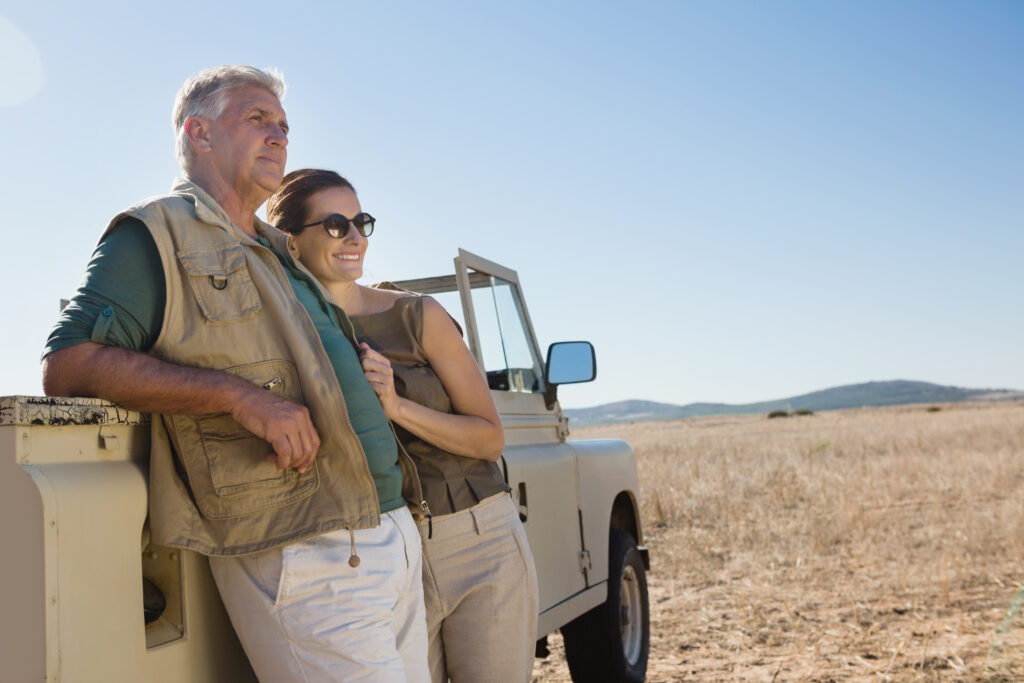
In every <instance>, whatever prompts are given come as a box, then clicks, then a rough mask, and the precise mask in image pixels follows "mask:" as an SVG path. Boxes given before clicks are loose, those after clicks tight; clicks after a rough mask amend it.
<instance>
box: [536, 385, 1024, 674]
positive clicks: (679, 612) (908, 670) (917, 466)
mask: <svg viewBox="0 0 1024 683" xmlns="http://www.w3.org/2000/svg"><path fill="white" fill-rule="evenodd" d="M605 436H615V437H620V438H624V439H626V440H628V441H629V442H630V443H631V444H632V445H633V447H634V449H635V451H636V454H637V463H638V468H639V474H640V486H641V494H642V496H643V508H642V513H643V522H644V528H645V532H646V534H647V538H646V543H647V545H648V546H649V547H650V549H651V563H652V571H651V572H650V574H649V575H648V580H649V584H650V596H651V634H652V636H651V653H650V660H649V662H650V663H649V665H648V675H647V680H648V681H652V682H662V681H688V680H700V681H765V682H766V683H768V682H775V681H814V682H817V683H826V682H828V681H992V682H1008V681H1022V680H1024V605H1022V604H1021V603H1022V601H1024V403H1021V402H1016V403H990V404H983V403H977V404H973V403H971V404H944V405H941V406H899V407H891V408H865V409H859V410H841V411H828V412H822V413H817V414H814V415H810V416H793V417H787V418H778V419H767V418H766V417H765V416H763V415H758V416H736V417H714V418H696V419H688V420H677V421H667V422H651V423H635V424H627V425H609V426H595V427H588V428H579V429H576V430H574V432H573V437H574V438H594V437H605ZM551 641H552V643H551V644H552V654H551V656H550V657H548V658H547V659H546V660H544V661H540V660H538V662H537V665H536V667H535V670H534V681H535V682H540V681H544V682H554V681H569V680H570V679H569V675H568V669H567V668H566V666H565V662H564V656H563V653H564V651H563V650H562V649H561V647H560V642H559V639H558V638H557V637H553V638H552V639H551Z"/></svg>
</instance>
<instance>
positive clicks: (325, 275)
mask: <svg viewBox="0 0 1024 683" xmlns="http://www.w3.org/2000/svg"><path fill="white" fill-rule="evenodd" d="M361 211H362V207H360V206H359V199H358V198H357V197H356V193H355V192H353V191H352V190H351V189H349V188H347V187H331V188H328V189H326V190H320V191H319V192H316V193H315V194H313V195H312V196H310V198H309V200H308V201H307V202H306V212H307V215H308V217H309V219H308V220H307V221H306V222H307V223H313V222H315V221H320V220H323V219H324V218H327V217H328V216H330V215H331V214H332V213H340V214H341V215H342V216H345V217H346V218H353V217H355V216H357V215H358V214H359V213H360V212H361ZM366 246H367V240H366V238H365V237H363V236H362V235H361V234H360V233H359V231H358V230H356V227H355V226H354V225H352V224H351V223H349V225H348V232H346V233H345V236H344V237H342V238H341V239H337V238H334V237H331V236H330V235H328V234H327V231H326V230H324V228H323V226H322V225H313V226H310V227H308V228H306V229H304V230H302V231H301V232H300V233H299V234H298V235H293V236H292V238H291V252H292V256H294V257H295V258H297V259H299V260H300V261H302V264H303V265H304V266H306V268H308V269H309V272H311V273H313V275H315V276H316V278H317V279H318V280H320V282H322V283H323V284H324V285H326V286H329V285H331V284H332V283H338V282H354V281H355V280H357V279H358V278H360V277H362V275H363V256H365V254H366Z"/></svg>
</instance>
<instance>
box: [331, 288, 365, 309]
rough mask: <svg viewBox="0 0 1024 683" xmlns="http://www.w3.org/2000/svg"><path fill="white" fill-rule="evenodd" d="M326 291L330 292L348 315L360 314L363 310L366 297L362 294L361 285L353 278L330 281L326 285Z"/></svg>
mask: <svg viewBox="0 0 1024 683" xmlns="http://www.w3.org/2000/svg"><path fill="white" fill-rule="evenodd" d="M327 291H328V292H330V293H331V296H332V297H334V300H335V301H336V302H338V305H339V306H341V308H342V310H343V311H345V312H346V313H348V314H349V315H361V314H362V313H363V312H364V311H363V309H364V308H365V307H366V297H365V296H363V287H362V286H361V285H359V284H357V283H356V281H355V280H350V281H348V282H332V283H330V284H329V285H327Z"/></svg>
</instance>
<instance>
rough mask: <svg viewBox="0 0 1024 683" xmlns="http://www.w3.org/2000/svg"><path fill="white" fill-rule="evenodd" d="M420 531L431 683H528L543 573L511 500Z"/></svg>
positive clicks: (493, 500)
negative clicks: (534, 563)
mask: <svg viewBox="0 0 1024 683" xmlns="http://www.w3.org/2000/svg"><path fill="white" fill-rule="evenodd" d="M417 525H418V526H419V530H420V535H421V536H422V538H423V597H424V601H425V602H426V607H427V640H428V653H429V661H430V678H431V680H432V682H433V683H444V681H446V680H448V678H449V677H450V678H451V680H452V683H528V682H529V680H530V677H531V675H532V672H533V658H534V650H535V644H536V640H537V571H536V569H535V568H534V565H533V555H532V554H531V553H530V546H529V545H528V544H527V541H526V532H525V531H524V530H523V525H522V523H520V521H519V513H518V511H517V510H516V508H515V505H514V504H513V502H512V498H511V496H509V494H507V493H500V494H498V495H495V496H491V497H490V498H487V499H485V500H482V501H480V502H479V503H477V504H476V505H475V506H473V507H472V508H469V509H467V510H460V511H459V512H456V513H454V514H451V515H443V516H441V517H434V518H433V520H432V521H431V523H430V524H428V522H427V521H426V520H422V521H420V522H418V523H417ZM430 527H433V529H432V532H431V530H430ZM428 536H430V538H428Z"/></svg>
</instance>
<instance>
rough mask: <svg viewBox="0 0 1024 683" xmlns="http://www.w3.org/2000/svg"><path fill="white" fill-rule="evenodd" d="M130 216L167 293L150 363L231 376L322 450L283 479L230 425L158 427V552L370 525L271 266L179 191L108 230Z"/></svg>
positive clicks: (314, 344)
mask: <svg viewBox="0 0 1024 683" xmlns="http://www.w3.org/2000/svg"><path fill="white" fill-rule="evenodd" d="M129 216H131V217H134V218H136V219H138V220H140V221H142V222H143V223H145V225H146V227H147V228H148V229H149V232H150V233H151V234H152V235H153V239H154V240H155V241H156V245H157V249H158V250H159V252H160V260H161V263H162V264H163V270H164V275H165V278H166V283H167V303H166V306H165V308H164V318H163V326H162V328H161V330H160V335H159V337H158V338H157V340H156V343H155V345H154V346H153V348H152V349H151V351H150V353H151V354H152V355H153V356H156V357H158V358H161V359H163V360H166V361H169V362H172V363H176V364H178V365H186V366H193V367H200V368H211V369H216V370H224V371H225V372H230V373H232V374H234V375H237V376H239V377H242V378H244V379H246V380H248V381H250V382H253V383H254V384H257V385H259V386H261V387H263V388H264V389H266V390H267V391H273V392H275V393H278V394H280V395H282V396H284V397H286V398H288V399H291V400H292V401H295V402H296V403H301V404H303V405H305V406H307V407H308V409H309V411H310V414H311V416H312V419H313V424H314V425H315V426H316V429H317V431H318V432H319V434H320V439H321V441H322V445H321V446H320V451H319V452H318V454H317V457H316V461H315V464H314V466H313V467H310V468H309V469H308V470H306V472H305V473H304V474H299V473H298V472H297V471H296V470H294V469H290V468H289V469H286V470H283V471H279V470H277V468H276V466H275V464H274V463H273V462H272V461H270V460H268V459H267V454H268V453H269V452H270V451H271V447H270V444H268V443H267V442H266V441H264V440H263V439H261V438H259V437H257V436H255V435H254V434H252V433H251V432H249V431H247V430H246V429H244V428H243V427H242V426H241V425H239V424H238V423H237V422H236V421H235V420H234V418H232V417H231V415H230V414H227V413H220V414H210V415H160V416H156V415H154V416H153V421H152V425H153V434H152V449H151V454H150V488H149V491H150V504H149V511H150V526H151V528H152V533H153V540H154V542H156V543H159V544H161V545H168V546H175V547H179V548H189V549H192V550H195V551H198V552H200V553H203V554H206V555H241V554H245V553H252V552H256V551H259V550H265V549H267V548H272V547H274V546H278V545H282V544H285V543H290V542H293V541H298V540H301V539H304V538H308V537H310V536H315V535H317V534H321V533H324V532H327V531H331V530H334V529H338V528H342V527H344V528H352V529H364V528H372V527H375V526H377V524H378V523H379V521H380V507H379V504H378V501H377V493H376V489H375V488H374V484H373V478H372V476H371V475H370V471H369V468H368V466H367V463H366V456H365V454H364V453H363V449H362V445H361V444H360V442H359V439H358V437H357V436H356V435H355V433H354V432H353V430H352V427H351V425H350V423H349V420H348V413H347V411H346V409H345V399H344V395H343V393H342V389H341V387H340V386H339V384H338V379H337V376H336V374H335V372H334V368H333V367H332V365H331V363H330V361H329V360H328V357H327V354H326V352H325V351H324V348H323V345H322V344H321V343H320V337H319V335H318V334H317V332H316V329H315V328H314V326H313V323H312V321H311V320H310V319H309V316H308V314H307V313H306V310H305V308H303V306H302V304H301V303H299V301H298V299H297V298H296V297H295V294H294V291H293V290H292V286H291V283H290V281H289V279H288V276H287V275H286V274H285V271H284V268H283V267H282V266H281V263H280V262H279V261H278V257H277V255H276V254H274V253H273V252H272V251H271V250H270V249H268V248H266V247H264V246H263V245H261V244H260V243H259V242H257V241H256V240H254V239H252V238H250V237H249V236H247V235H245V234H244V233H242V232H241V231H240V230H238V229H237V228H235V227H234V225H233V224H232V223H231V221H230V219H229V218H228V217H227V215H226V214H225V213H224V211H223V209H221V208H220V206H219V205H218V204H217V203H216V202H215V201H214V200H213V199H212V198H211V197H210V196H209V195H208V194H207V193H206V192H204V191H203V190H202V189H200V188H199V187H198V186H196V185H194V184H193V183H190V182H188V181H184V180H179V181H177V182H176V183H175V185H174V187H173V188H172V193H171V194H170V195H166V196H162V197H156V198H152V199H148V200H145V201H143V202H141V203H139V204H136V205H135V206H133V207H131V208H129V209H127V210H126V211H124V212H123V213H121V214H119V215H118V216H116V217H115V218H114V220H113V221H111V224H110V226H111V227H113V226H114V225H116V224H117V223H118V222H120V221H121V220H123V219H124V218H126V217H129ZM256 227H257V231H258V232H259V233H260V234H261V235H262V236H263V237H265V238H266V239H267V240H268V241H269V242H270V243H271V244H272V245H273V246H274V248H275V249H277V250H278V251H279V252H280V253H282V254H286V255H287V253H288V251H287V247H286V243H285V237H284V235H283V234H282V233H280V232H279V231H277V230H276V229H275V228H273V227H272V226H270V225H268V224H266V223H264V222H262V221H259V220H257V221H256ZM109 229H110V228H108V230H109ZM288 258H290V257H288ZM321 291H322V293H323V294H325V297H326V298H327V300H328V301H330V300H331V299H330V297H329V295H327V293H326V290H323V289H322V290H321ZM342 319H343V320H344V319H346V318H344V316H342ZM400 450H401V449H400ZM400 460H401V464H402V473H403V482H404V486H403V489H404V492H405V494H406V498H407V499H410V500H412V501H413V502H414V503H415V504H419V502H420V501H421V500H422V496H421V495H420V492H419V491H418V488H419V486H418V481H417V479H416V475H415V470H414V469H412V466H411V463H410V462H409V459H408V456H407V455H405V454H404V452H402V456H401V457H400ZM413 489H417V490H413Z"/></svg>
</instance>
